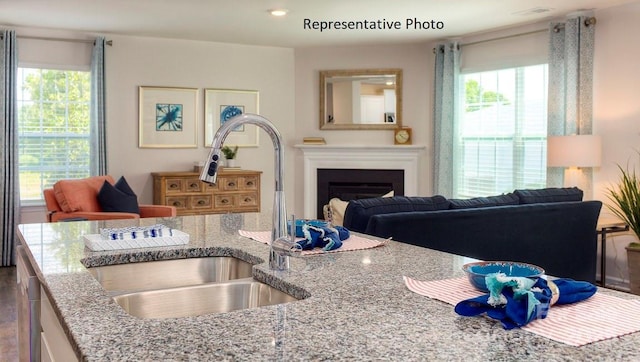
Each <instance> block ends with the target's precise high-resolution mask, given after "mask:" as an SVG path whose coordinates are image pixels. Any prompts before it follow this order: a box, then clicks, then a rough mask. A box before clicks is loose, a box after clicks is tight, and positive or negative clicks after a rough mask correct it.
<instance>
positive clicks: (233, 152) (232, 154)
mask: <svg viewBox="0 0 640 362" xmlns="http://www.w3.org/2000/svg"><path fill="white" fill-rule="evenodd" d="M221 151H222V153H223V154H224V158H225V160H226V161H225V165H226V166H227V167H236V156H237V155H238V146H234V147H233V148H231V147H229V146H223V147H222V150H221Z"/></svg>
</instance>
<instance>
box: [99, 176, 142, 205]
mask: <svg viewBox="0 0 640 362" xmlns="http://www.w3.org/2000/svg"><path fill="white" fill-rule="evenodd" d="M98 202H100V206H101V207H102V211H107V212H132V213H134V214H139V213H140V208H139V206H138V197H137V196H136V194H135V193H134V192H133V190H132V189H131V187H130V186H129V184H128V183H127V180H126V179H125V178H124V177H120V179H119V180H118V182H116V184H115V185H111V184H110V183H108V182H107V181H105V182H104V184H103V185H102V188H101V189H100V192H98Z"/></svg>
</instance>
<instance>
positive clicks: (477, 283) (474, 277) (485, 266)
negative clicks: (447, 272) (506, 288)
mask: <svg viewBox="0 0 640 362" xmlns="http://www.w3.org/2000/svg"><path fill="white" fill-rule="evenodd" d="M462 270H464V272H465V273H466V274H467V278H469V282H470V283H471V285H473V286H474V287H475V288H476V289H478V290H480V291H483V292H489V290H488V289H487V285H486V284H485V279H484V278H485V276H486V275H487V274H491V273H504V274H505V275H507V276H511V277H526V278H530V279H534V280H537V279H538V278H540V277H541V276H543V275H544V269H542V268H541V267H539V266H536V265H533V264H527V263H520V262H515V261H480V262H476V263H467V264H465V265H463V266H462Z"/></svg>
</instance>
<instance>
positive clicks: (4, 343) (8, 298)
mask: <svg viewBox="0 0 640 362" xmlns="http://www.w3.org/2000/svg"><path fill="white" fill-rule="evenodd" d="M17 333H18V309H17V306H16V267H15V266H13V267H0V362H15V361H17V360H18V337H17Z"/></svg>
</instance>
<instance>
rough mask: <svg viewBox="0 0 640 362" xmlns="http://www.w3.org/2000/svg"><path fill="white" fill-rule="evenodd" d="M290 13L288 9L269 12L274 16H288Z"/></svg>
mask: <svg viewBox="0 0 640 362" xmlns="http://www.w3.org/2000/svg"><path fill="white" fill-rule="evenodd" d="M288 12H289V10H287V9H273V10H269V14H271V15H273V16H285V15H287V13H288Z"/></svg>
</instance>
